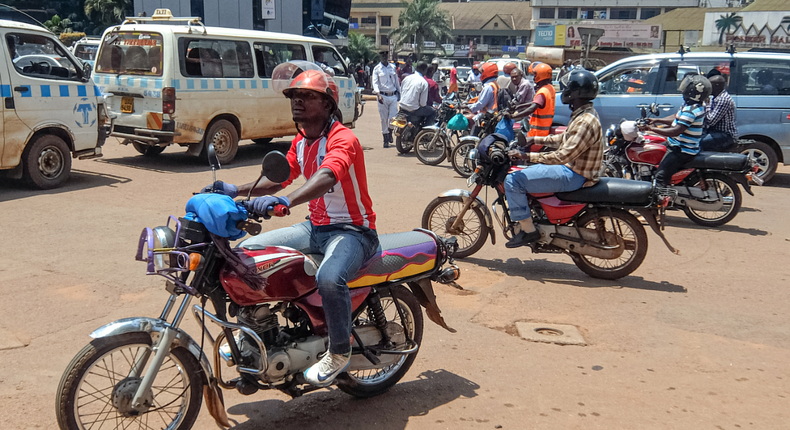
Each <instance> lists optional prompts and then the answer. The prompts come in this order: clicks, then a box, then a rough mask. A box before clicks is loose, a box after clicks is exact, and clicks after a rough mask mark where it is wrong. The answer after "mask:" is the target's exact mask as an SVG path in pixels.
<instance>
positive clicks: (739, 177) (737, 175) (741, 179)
mask: <svg viewBox="0 0 790 430" xmlns="http://www.w3.org/2000/svg"><path fill="white" fill-rule="evenodd" d="M727 176H729V177H730V178H732V180H733V181H735V182H737V183H739V184H741V186H742V187H743V189H744V191H746V192H747V193H749V195H750V196H754V193H753V192H752V186H751V184H749V180H748V179H746V175H745V174H743V173H741V172H730V173H727Z"/></svg>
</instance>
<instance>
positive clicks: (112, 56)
mask: <svg viewBox="0 0 790 430" xmlns="http://www.w3.org/2000/svg"><path fill="white" fill-rule="evenodd" d="M289 60H307V61H315V62H317V63H320V64H323V66H325V67H324V68H325V69H331V71H332V72H333V73H334V79H335V81H336V82H337V86H338V89H339V93H340V94H339V96H340V103H339V108H340V111H341V114H342V122H343V123H344V124H346V125H347V126H350V127H353V126H354V121H356V119H357V118H358V116H359V115H360V110H361V106H360V105H361V96H360V94H359V92H358V91H357V85H356V82H355V81H354V78H353V77H352V74H351V71H350V70H349V69H348V67H347V66H346V63H345V61H344V60H343V59H342V57H340V55H339V54H338V52H337V51H336V50H335V48H334V46H332V44H330V43H329V42H327V41H325V40H321V39H314V38H309V37H303V36H296V35H291V34H281V33H272V32H264V31H252V30H239V29H230V28H216V27H205V26H203V24H202V23H201V22H200V18H174V17H172V16H171V13H170V11H169V10H168V9H157V11H156V12H155V13H154V15H153V16H152V17H150V18H129V19H127V20H126V21H124V22H123V23H122V24H121V25H118V26H114V27H110V28H108V29H107V30H106V31H105V33H104V36H103V38H102V43H101V47H100V48H99V56H98V57H97V60H96V65H95V69H94V70H95V76H94V82H96V84H97V85H99V87H100V88H101V91H102V92H103V93H105V95H106V96H107V105H108V109H109V111H110V116H111V118H112V132H111V135H112V136H116V137H119V138H121V139H124V143H131V144H132V145H134V147H135V149H137V151H138V152H140V153H141V154H143V155H156V154H159V153H161V152H162V151H163V150H164V148H165V147H166V146H167V145H170V144H172V143H175V144H178V145H180V146H184V147H188V151H187V153H188V154H191V155H198V154H205V152H204V151H205V148H206V147H207V142H209V143H213V144H214V147H215V149H216V152H217V156H218V158H219V160H220V162H223V163H227V162H230V161H231V160H233V158H234V157H235V156H236V151H237V150H238V144H239V140H240V139H252V140H254V141H255V142H256V143H267V142H269V141H271V139H272V138H276V137H282V136H288V135H293V134H295V133H296V130H295V127H294V122H293V120H292V118H291V109H290V104H289V102H288V100H287V99H286V98H285V97H284V96H283V95H282V93H280V92H277V91H275V90H274V89H273V88H272V82H271V73H272V70H273V69H274V67H275V66H277V65H278V64H280V63H282V62H285V61H289Z"/></svg>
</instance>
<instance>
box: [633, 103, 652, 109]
mask: <svg viewBox="0 0 790 430" xmlns="http://www.w3.org/2000/svg"><path fill="white" fill-rule="evenodd" d="M636 107H638V108H649V107H650V105H649V104H645V103H642V104H638V105H636Z"/></svg>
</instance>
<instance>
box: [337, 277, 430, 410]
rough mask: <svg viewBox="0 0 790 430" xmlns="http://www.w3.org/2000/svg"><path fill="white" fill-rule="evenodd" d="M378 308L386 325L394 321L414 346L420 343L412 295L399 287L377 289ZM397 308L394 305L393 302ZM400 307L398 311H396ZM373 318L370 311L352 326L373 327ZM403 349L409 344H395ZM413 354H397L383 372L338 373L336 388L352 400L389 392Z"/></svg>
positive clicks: (420, 321) (416, 305) (420, 323)
mask: <svg viewBox="0 0 790 430" xmlns="http://www.w3.org/2000/svg"><path fill="white" fill-rule="evenodd" d="M380 294H381V296H380V297H381V308H382V309H383V310H384V316H385V317H386V318H387V321H388V323H389V322H394V323H395V324H397V325H399V326H400V327H402V328H403V330H404V332H405V333H406V334H408V338H411V339H412V340H413V341H414V342H415V343H416V344H417V345H420V344H421V343H422V331H423V317H422V309H421V308H420V302H419V301H417V298H416V297H414V294H413V293H412V292H411V291H409V290H408V289H406V287H404V286H402V285H395V286H393V287H390V288H387V289H383V290H380ZM396 302H397V303H398V306H397V307H396V306H395V303H396ZM398 308H400V311H399V310H398ZM373 321H374V316H373V315H372V312H371V310H370V308H368V309H367V310H366V311H365V312H363V313H362V315H361V316H360V317H359V318H357V320H356V321H354V326H364V325H372V324H374V322H373ZM399 346H402V347H403V348H404V349H405V348H408V347H409V345H399ZM416 358H417V352H413V353H411V354H404V355H401V356H400V358H399V359H398V361H396V362H394V363H392V364H390V365H389V366H387V367H385V368H383V369H366V370H354V371H348V372H345V373H342V374H340V375H339V376H338V377H337V386H338V388H340V389H341V390H342V391H343V392H345V393H347V394H350V395H352V396H354V397H360V398H368V397H373V396H378V395H379V394H382V393H384V392H386V391H387V390H389V389H390V388H391V387H392V386H393V385H395V384H397V383H398V381H400V380H401V378H403V375H405V374H406V372H408V371H409V368H410V367H411V365H412V363H414V359H416Z"/></svg>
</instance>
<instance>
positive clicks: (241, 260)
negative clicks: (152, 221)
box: [56, 150, 459, 430]
mask: <svg viewBox="0 0 790 430" xmlns="http://www.w3.org/2000/svg"><path fill="white" fill-rule="evenodd" d="M211 152H212V151H211V150H210V151H209V153H211ZM212 166H214V163H212ZM283 166H284V167H283ZM288 170H289V169H288V162H287V161H286V159H285V157H284V156H283V155H282V154H280V153H275V152H273V153H270V154H269V155H267V157H266V158H265V159H264V169H263V171H264V174H265V175H266V176H267V177H268V178H269V179H271V180H272V181H275V182H282V181H283V180H285V179H287V178H288ZM262 176H263V174H262ZM196 198H202V199H207V200H209V199H213V200H214V202H212V204H213V203H217V199H227V202H225V203H226V206H228V209H227V210H225V211H214V212H213V213H212V214H211V215H205V218H201V217H204V215H202V214H201V215H199V219H192V220H189V219H186V218H178V219H177V218H175V217H173V216H171V217H170V219H169V220H168V223H167V225H165V226H160V227H156V228H146V229H144V230H143V234H142V236H141V237H140V243H139V248H138V252H137V259H138V260H141V261H144V262H145V263H146V264H147V273H148V274H149V275H160V276H163V277H165V278H166V279H167V282H166V285H165V289H166V290H167V292H168V293H169V298H168V300H167V304H166V305H165V307H164V309H163V310H162V313H161V315H160V316H159V317H158V318H148V317H133V318H125V319H122V320H118V321H115V322H112V323H110V324H107V325H105V326H103V327H101V328H99V329H97V330H96V331H94V332H93V333H91V335H90V336H91V337H92V338H93V340H92V341H91V342H90V343H89V344H88V345H87V346H85V348H83V349H82V351H80V352H79V353H78V354H77V356H76V357H75V358H74V359H73V360H72V361H71V363H70V364H69V365H68V367H67V368H66V371H65V372H64V374H63V377H62V379H61V381H60V386H59V387H58V392H57V410H56V413H57V419H58V424H59V426H60V428H61V429H70V430H71V429H75V430H76V429H85V428H100V427H101V428H103V425H104V424H107V425H108V426H109V427H112V428H116V427H118V426H121V427H123V428H130V427H134V428H167V429H181V430H184V429H189V428H191V427H192V425H193V424H194V422H195V419H196V418H197V416H198V412H199V410H200V407H201V400H202V398H203V396H204V395H205V398H206V403H207V406H208V409H209V412H210V413H211V415H212V416H214V418H215V419H216V420H217V423H218V424H221V425H224V426H227V427H229V426H230V424H229V423H228V419H227V416H226V415H225V408H224V404H223V400H222V392H221V389H220V388H224V389H235V390H238V391H239V392H240V393H241V394H244V395H249V394H253V393H255V392H257V391H258V390H259V389H260V390H271V389H275V390H279V391H282V392H284V393H286V394H288V395H290V396H292V397H297V396H300V395H302V394H303V393H306V392H308V391H312V390H316V389H318V388H316V387H313V386H311V385H307V384H306V382H305V380H304V377H303V374H302V372H303V371H304V370H305V369H307V368H308V367H310V366H312V365H313V364H315V363H316V362H317V361H318V360H319V358H320V356H321V353H323V352H324V351H326V350H327V344H328V333H327V326H326V322H325V320H324V312H323V308H322V307H321V296H320V295H319V294H318V291H317V289H316V286H315V274H316V271H317V270H318V265H319V264H320V261H321V258H322V256H321V255H305V254H303V253H301V252H299V251H296V250H294V249H291V248H284V247H278V246H267V247H263V248H260V249H245V248H232V247H231V246H230V244H229V240H228V239H227V238H226V237H221V236H218V235H216V234H214V233H211V232H210V231H209V230H208V229H207V227H206V223H207V222H209V221H212V222H214V221H217V222H220V223H222V225H225V222H226V219H233V218H232V215H233V214H237V213H238V212H240V211H242V210H243V204H242V203H241V202H238V203H236V202H233V201H232V200H231V199H230V198H229V197H227V196H224V195H221V194H201V195H199V196H195V197H193V199H196ZM246 214H247V213H246V211H244V212H243V215H244V216H243V218H246ZM270 214H273V215H278V216H283V215H285V214H287V207H285V206H281V205H280V206H278V207H275V208H274V209H273V210H272V211H270ZM236 227H237V228H239V229H242V230H245V231H247V232H249V233H251V234H256V233H259V232H260V227H261V225H260V224H257V223H254V222H251V221H244V220H240V221H239V222H238V223H237V224H236ZM379 239H380V243H381V247H380V249H379V251H378V252H377V254H376V255H375V256H373V257H372V258H370V259H369V260H368V261H367V262H365V263H364V265H363V267H362V269H360V271H359V273H358V274H357V277H356V278H355V279H353V280H350V282H348V285H349V288H350V294H351V302H352V321H353V328H352V336H353V340H352V356H351V364H350V366H349V368H348V370H347V371H346V372H345V373H343V374H341V375H340V376H338V378H337V380H336V384H337V386H338V388H339V389H340V390H342V391H344V392H346V393H348V394H351V395H353V396H357V397H371V396H375V395H378V394H381V393H383V392H385V391H386V390H388V389H389V388H390V387H392V386H393V385H395V384H396V383H397V382H398V381H399V380H400V379H401V378H402V377H403V375H404V374H405V373H406V372H407V371H408V369H409V367H410V366H411V365H412V363H414V360H415V358H416V356H417V352H418V350H419V348H420V344H421V343H422V340H423V314H422V310H421V309H420V306H421V305H422V306H423V307H425V309H426V312H427V315H428V318H430V319H431V320H432V321H434V322H436V323H437V324H439V325H441V326H442V327H444V328H446V329H448V330H450V331H451V332H454V330H452V329H450V328H449V327H447V325H446V324H445V322H444V320H443V318H442V316H441V313H440V311H439V308H438V306H437V305H436V297H435V295H434V292H433V286H432V281H437V282H441V283H452V282H453V281H454V280H455V279H457V278H458V275H459V271H458V268H457V267H456V266H455V265H454V264H453V262H452V261H453V260H452V252H453V247H454V244H453V243H452V241H447V240H443V239H440V238H438V237H437V236H436V235H435V234H433V233H432V232H430V231H425V230H414V231H410V232H403V233H395V234H387V235H382V236H380V237H379ZM445 263H447V264H449V267H445ZM194 298H197V299H199V300H200V305H197V304H196V305H194V306H192V307H190V302H191V300H192V299H194ZM179 299H180V303H177V302H178V301H179ZM207 301H211V304H212V308H213V313H212V312H210V311H209V309H207V307H206V302H207ZM174 309H175V310H176V311H175V315H174V316H173V317H172V318H170V315H171V314H172V313H173V310H174ZM190 312H191V313H193V315H194V316H195V318H196V319H197V321H198V324H199V325H201V326H202V328H203V334H202V336H203V337H202V338H201V339H200V340H199V342H197V341H196V340H195V339H193V338H192V337H191V336H190V335H189V334H187V333H186V332H185V331H184V330H182V329H181V328H179V326H180V324H181V322H182V319H183V317H184V316H185V315H186V314H188V313H190ZM207 321H208V322H210V323H212V324H215V325H217V326H218V327H219V329H220V331H219V332H218V334H217V335H216V337H213V336H212V334H211V333H210V332H209V331H208V329H207V328H206V322H207ZM204 339H205V340H208V342H209V343H210V344H212V345H213V348H211V349H210V350H209V352H208V354H207V353H204V352H203V342H204ZM209 358H210V359H213V365H214V366H213V368H212V366H211V364H209V360H208V359H209ZM229 366H230V367H234V368H235V371H236V372H234V374H236V373H237V376H236V377H234V378H232V379H226V378H225V377H223V375H222V369H223V368H227V367H229ZM118 423H121V424H118Z"/></svg>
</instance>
